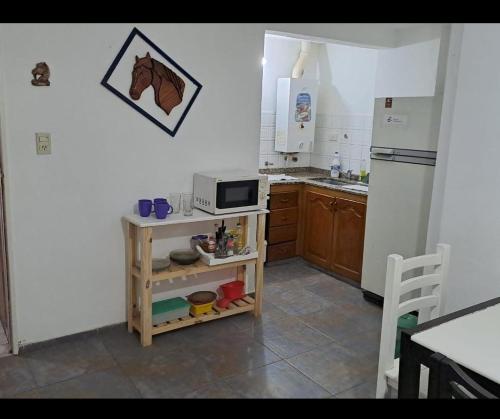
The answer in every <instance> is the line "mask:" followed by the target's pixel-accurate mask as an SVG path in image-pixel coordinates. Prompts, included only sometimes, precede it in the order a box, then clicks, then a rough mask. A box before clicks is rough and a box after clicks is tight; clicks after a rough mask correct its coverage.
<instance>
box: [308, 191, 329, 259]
mask: <svg viewBox="0 0 500 419" xmlns="http://www.w3.org/2000/svg"><path fill="white" fill-rule="evenodd" d="M334 202H335V198H332V197H331V196H329V195H324V194H322V193H318V192H314V191H310V190H306V192H305V197H304V245H303V246H304V248H303V257H304V259H307V260H308V261H310V262H312V263H314V264H316V265H319V266H322V267H323V268H329V266H330V261H331V249H332V233H333V204H334Z"/></svg>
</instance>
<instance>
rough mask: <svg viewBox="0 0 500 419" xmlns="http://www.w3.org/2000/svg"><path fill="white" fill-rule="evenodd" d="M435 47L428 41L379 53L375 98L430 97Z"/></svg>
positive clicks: (436, 41) (433, 85)
mask: <svg viewBox="0 0 500 419" xmlns="http://www.w3.org/2000/svg"><path fill="white" fill-rule="evenodd" d="M439 45H440V40H439V39H432V40H430V41H425V42H419V43H416V44H411V45H405V46H403V47H398V48H388V49H381V50H379V53H378V62H377V75H376V79H375V97H376V98H379V97H421V96H434V94H435V91H436V79H437V69H438V58H439Z"/></svg>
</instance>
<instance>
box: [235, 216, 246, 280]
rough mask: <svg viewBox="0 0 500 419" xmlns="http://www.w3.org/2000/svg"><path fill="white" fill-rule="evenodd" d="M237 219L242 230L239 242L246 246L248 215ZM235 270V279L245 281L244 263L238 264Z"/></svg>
mask: <svg viewBox="0 0 500 419" xmlns="http://www.w3.org/2000/svg"><path fill="white" fill-rule="evenodd" d="M238 221H239V223H240V226H241V232H242V235H241V237H240V243H243V244H244V246H246V244H247V237H248V216H244V217H240V218H239V220H238ZM236 271H237V273H236V279H238V280H239V281H243V282H246V272H247V267H246V265H243V266H238V267H237V268H236Z"/></svg>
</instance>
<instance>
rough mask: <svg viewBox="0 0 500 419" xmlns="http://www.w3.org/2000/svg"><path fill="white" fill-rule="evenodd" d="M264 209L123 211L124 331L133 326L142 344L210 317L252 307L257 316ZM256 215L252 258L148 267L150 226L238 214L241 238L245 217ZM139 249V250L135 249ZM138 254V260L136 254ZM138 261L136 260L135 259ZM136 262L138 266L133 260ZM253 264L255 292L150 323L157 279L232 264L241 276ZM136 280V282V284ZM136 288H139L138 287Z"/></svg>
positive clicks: (246, 235) (151, 243)
mask: <svg viewBox="0 0 500 419" xmlns="http://www.w3.org/2000/svg"><path fill="white" fill-rule="evenodd" d="M268 212H269V211H268V210H266V209H262V210H258V211H248V212H239V213H232V214H222V215H211V214H208V213H206V212H203V211H200V210H198V209H195V210H194V211H193V215H192V216H184V215H182V213H181V214H172V215H169V216H168V217H167V218H166V219H164V220H158V219H156V218H155V217H141V216H139V215H136V214H133V215H127V216H125V217H124V219H125V220H126V221H127V224H128V245H127V255H126V256H127V259H126V260H127V271H128V272H127V322H128V331H129V332H131V333H132V332H133V331H134V329H135V330H137V331H138V332H139V334H140V336H141V344H142V346H149V345H151V343H152V337H153V335H156V334H159V333H164V332H169V331H171V330H175V329H179V328H181V327H186V326H191V325H194V324H197V323H203V322H207V321H211V320H217V319H220V318H223V317H227V316H231V315H234V314H239V313H243V312H246V311H253V313H254V315H255V316H260V314H261V312H262V288H263V285H264V260H265V241H264V236H265V224H266V213H268ZM254 215H256V216H257V252H258V256H257V257H256V258H252V259H247V260H242V261H236V262H231V261H230V259H228V263H223V264H220V265H215V266H208V265H206V264H205V263H204V262H202V261H201V260H199V261H197V262H196V263H194V264H191V265H178V264H176V263H174V262H171V264H170V266H169V267H168V269H166V270H164V271H161V272H155V273H153V269H152V246H153V238H152V235H153V229H154V228H155V227H164V226H168V225H173V224H186V223H196V222H205V221H217V220H223V219H230V218H239V222H240V224H241V226H242V229H243V236H244V237H243V238H244V242H246V239H247V237H248V217H250V216H254ZM139 250H140V253H139V252H138V251H139ZM138 254H140V260H139V261H138V259H137V256H138ZM138 262H139V263H138ZM137 263H138V265H139V266H140V268H138V267H137V266H136V264H137ZM249 264H253V265H255V295H254V297H250V296H246V297H244V298H242V299H239V300H235V301H233V302H232V303H231V304H230V305H229V306H228V308H226V309H222V308H219V307H217V306H216V305H215V304H214V307H213V310H212V311H211V312H209V313H207V314H203V315H199V316H194V315H193V314H189V315H188V316H186V317H183V318H180V319H175V320H171V321H168V322H166V323H162V324H160V325H155V326H153V322H152V303H153V299H152V284H153V282H157V281H164V280H172V279H175V278H182V277H186V276H187V275H194V274H199V273H203V272H211V271H217V270H221V269H227V268H236V269H237V277H238V279H240V280H245V272H246V266H247V265H249ZM136 281H139V285H140V286H136V285H137V284H136ZM138 289H140V291H138ZM138 294H140V301H141V304H140V306H141V307H140V309H139V304H138Z"/></svg>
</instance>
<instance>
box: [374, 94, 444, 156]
mask: <svg viewBox="0 0 500 419" xmlns="http://www.w3.org/2000/svg"><path fill="white" fill-rule="evenodd" d="M441 103H442V96H433V97H411V98H401V97H396V98H393V100H392V108H386V107H385V99H375V108H374V114H373V131H372V146H374V147H389V148H400V149H410V150H429V151H436V150H437V143H438V136H439V126H440V123H441ZM389 117H392V118H393V120H399V122H398V123H389V122H388V119H389Z"/></svg>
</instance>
